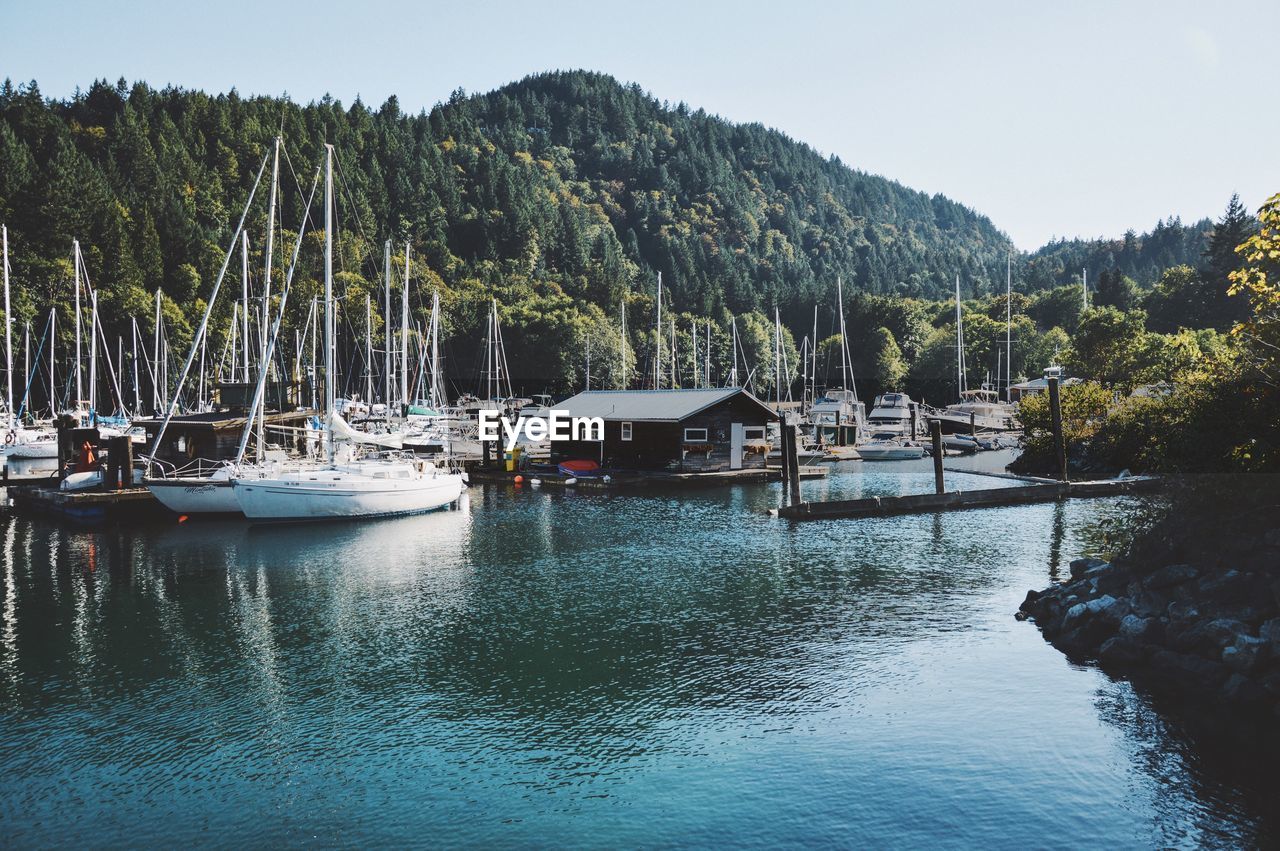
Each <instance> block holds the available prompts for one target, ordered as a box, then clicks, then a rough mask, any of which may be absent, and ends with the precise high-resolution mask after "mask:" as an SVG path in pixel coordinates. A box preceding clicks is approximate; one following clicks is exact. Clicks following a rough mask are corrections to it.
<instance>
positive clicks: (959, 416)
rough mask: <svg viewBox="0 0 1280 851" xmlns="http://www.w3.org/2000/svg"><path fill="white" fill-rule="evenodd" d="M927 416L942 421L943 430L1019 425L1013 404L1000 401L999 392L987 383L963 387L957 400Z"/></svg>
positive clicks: (987, 429) (999, 428) (1004, 429)
mask: <svg viewBox="0 0 1280 851" xmlns="http://www.w3.org/2000/svg"><path fill="white" fill-rule="evenodd" d="M927 416H928V419H930V420H937V421H938V422H939V423H940V424H941V426H942V433H943V434H953V433H957V432H963V433H966V434H968V433H972V432H974V431H976V432H979V433H982V432H987V433H992V432H1007V431H1016V430H1017V429H1018V428H1020V426H1019V424H1018V418H1017V416H1016V414H1015V412H1014V407H1013V406H1012V405H1010V404H1008V403H1007V402H1002V401H1000V394H999V393H997V392H996V391H995V390H993V389H991V388H988V387H983V388H982V389H980V390H965V391H963V392H961V394H960V401H959V402H956V403H955V404H953V405H948V406H947V407H945V408H943V409H941V410H938V411H933V412H930V413H929V414H928V415H927Z"/></svg>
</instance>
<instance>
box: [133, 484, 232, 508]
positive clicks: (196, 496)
mask: <svg viewBox="0 0 1280 851" xmlns="http://www.w3.org/2000/svg"><path fill="white" fill-rule="evenodd" d="M144 483H145V484H146V486H147V489H148V490H150V491H151V493H153V494H154V495H155V498H156V500H157V501H158V502H159V503H160V504H161V505H163V506H164V507H165V508H167V509H169V510H170V511H172V512H174V513H176V514H239V513H240V503H239V502H237V501H236V495H235V492H234V490H232V487H231V482H230V480H227V479H224V480H222V481H210V480H209V479H208V478H196V477H191V478H172V479H146V480H145V482H144Z"/></svg>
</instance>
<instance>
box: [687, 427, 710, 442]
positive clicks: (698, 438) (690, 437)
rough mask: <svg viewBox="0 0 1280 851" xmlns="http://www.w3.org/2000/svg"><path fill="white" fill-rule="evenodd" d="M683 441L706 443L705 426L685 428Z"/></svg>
mask: <svg viewBox="0 0 1280 851" xmlns="http://www.w3.org/2000/svg"><path fill="white" fill-rule="evenodd" d="M684 442H685V443H706V442H707V430H706V429H705V428H687V429H685V430H684Z"/></svg>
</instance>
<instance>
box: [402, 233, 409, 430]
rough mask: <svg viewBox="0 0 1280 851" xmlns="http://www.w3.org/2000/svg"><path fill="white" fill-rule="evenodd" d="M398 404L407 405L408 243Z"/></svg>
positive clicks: (406, 249) (405, 258) (406, 246)
mask: <svg viewBox="0 0 1280 851" xmlns="http://www.w3.org/2000/svg"><path fill="white" fill-rule="evenodd" d="M400 403H401V404H402V405H407V404H409V243H408V242H405V244H404V290H403V292H402V294H401V296H400Z"/></svg>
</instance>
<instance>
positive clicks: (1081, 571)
mask: <svg viewBox="0 0 1280 851" xmlns="http://www.w3.org/2000/svg"><path fill="white" fill-rule="evenodd" d="M1106 565H1107V563H1106V562H1105V561H1103V560H1102V559H1100V558H1078V559H1076V560H1075V561H1073V562H1071V578H1072V579H1079V578H1080V577H1082V576H1084V575H1085V574H1086V573H1088V572H1089V571H1091V570H1093V569H1095V568H1099V567H1105V566H1106Z"/></svg>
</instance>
